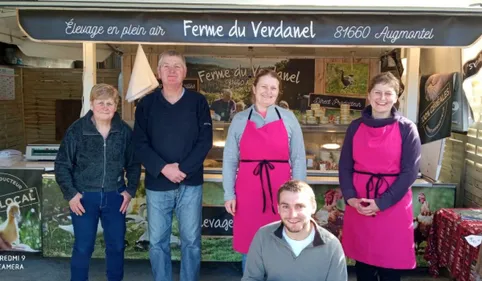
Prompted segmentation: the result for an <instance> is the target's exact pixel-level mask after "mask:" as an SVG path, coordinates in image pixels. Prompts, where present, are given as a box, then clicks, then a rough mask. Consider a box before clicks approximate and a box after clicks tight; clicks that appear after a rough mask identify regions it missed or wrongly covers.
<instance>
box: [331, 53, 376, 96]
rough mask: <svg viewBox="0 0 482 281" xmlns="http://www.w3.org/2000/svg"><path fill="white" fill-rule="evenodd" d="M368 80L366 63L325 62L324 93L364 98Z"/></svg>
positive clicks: (368, 69)
mask: <svg viewBox="0 0 482 281" xmlns="http://www.w3.org/2000/svg"><path fill="white" fill-rule="evenodd" d="M369 82H370V67H369V64H368V63H337V62H327V63H326V65H325V93H326V94H327V95H338V96H344V97H347V96H349V97H356V98H364V99H365V98H366V96H367V93H368V84H369Z"/></svg>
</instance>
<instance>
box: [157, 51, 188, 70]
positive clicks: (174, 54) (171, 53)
mask: <svg viewBox="0 0 482 281" xmlns="http://www.w3.org/2000/svg"><path fill="white" fill-rule="evenodd" d="M165 57H178V58H180V59H181V61H182V64H183V65H184V68H187V66H186V58H184V56H183V55H182V54H181V53H179V52H178V51H176V50H166V51H164V52H162V54H161V55H160V56H159V61H158V62H157V68H160V67H161V64H162V61H163V60H164V58H165Z"/></svg>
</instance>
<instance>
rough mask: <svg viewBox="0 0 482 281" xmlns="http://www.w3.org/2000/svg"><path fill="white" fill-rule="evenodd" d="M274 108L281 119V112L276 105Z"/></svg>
mask: <svg viewBox="0 0 482 281" xmlns="http://www.w3.org/2000/svg"><path fill="white" fill-rule="evenodd" d="M274 110H276V114H278V118H279V119H281V114H279V110H278V109H277V108H276V107H275V108H274Z"/></svg>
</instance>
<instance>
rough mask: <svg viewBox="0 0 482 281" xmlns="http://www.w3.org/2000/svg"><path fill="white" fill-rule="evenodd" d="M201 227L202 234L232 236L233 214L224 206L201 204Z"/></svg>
mask: <svg viewBox="0 0 482 281" xmlns="http://www.w3.org/2000/svg"><path fill="white" fill-rule="evenodd" d="M201 227H202V232H201V233H202V235H203V236H232V235H233V216H231V214H229V213H228V212H226V209H225V208H224V206H203V218H202V224H201Z"/></svg>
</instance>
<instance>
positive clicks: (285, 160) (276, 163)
mask: <svg viewBox="0 0 482 281" xmlns="http://www.w3.org/2000/svg"><path fill="white" fill-rule="evenodd" d="M275 110H276V113H277V114H278V117H279V120H276V121H274V122H271V123H268V124H266V125H264V126H263V127H261V128H259V129H258V128H256V124H255V123H254V122H253V121H251V114H252V113H253V110H251V112H250V113H249V117H248V121H247V123H246V127H245V129H244V132H243V136H242V137H241V141H240V145H239V156H240V163H239V170H238V174H237V178H236V185H235V189H236V214H235V216H234V226H233V248H234V250H236V251H237V252H240V253H242V254H246V253H248V250H249V245H250V244H251V241H252V240H253V237H254V235H255V234H256V231H258V229H259V228H260V227H262V226H264V225H266V224H268V223H271V222H274V221H277V220H279V219H280V217H279V214H278V200H277V193H278V190H279V188H280V187H281V185H282V184H283V183H285V182H286V181H288V180H290V179H291V166H290V164H289V143H288V132H287V131H286V127H285V125H284V123H283V120H282V119H281V115H280V113H279V111H278V109H276V108H275Z"/></svg>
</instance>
